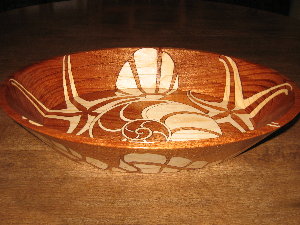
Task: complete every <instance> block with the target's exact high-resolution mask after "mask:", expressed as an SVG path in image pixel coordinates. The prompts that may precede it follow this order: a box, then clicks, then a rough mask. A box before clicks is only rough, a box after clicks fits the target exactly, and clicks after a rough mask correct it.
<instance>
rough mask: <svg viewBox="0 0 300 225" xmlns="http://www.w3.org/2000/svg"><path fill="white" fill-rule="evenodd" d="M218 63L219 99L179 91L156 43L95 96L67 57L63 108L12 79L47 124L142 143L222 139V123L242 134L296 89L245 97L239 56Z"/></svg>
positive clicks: (172, 67)
mask: <svg viewBox="0 0 300 225" xmlns="http://www.w3.org/2000/svg"><path fill="white" fill-rule="evenodd" d="M219 63H220V64H221V65H222V66H223V67H224V74H225V80H224V95H223V98H222V99H220V101H208V100H205V99H202V98H201V96H200V95H199V93H197V92H195V91H182V90H180V74H177V73H176V66H178V65H175V62H174V61H173V59H172V56H171V55H169V54H168V53H167V52H164V51H162V50H161V49H155V48H141V49H139V50H137V51H135V52H134V53H133V54H132V56H131V57H130V58H128V60H127V61H125V62H124V63H123V65H120V72H119V74H118V76H117V79H116V82H115V91H111V92H109V93H104V94H103V95H99V96H103V97H100V98H98V99H94V100H88V99H85V98H84V97H82V96H80V95H79V94H78V91H77V87H76V84H77V82H76V80H75V79H74V76H73V72H72V59H71V56H70V55H68V56H64V57H63V58H62V78H63V79H62V80H63V83H62V86H63V90H64V92H63V94H64V106H63V107H61V108H59V109H49V108H47V107H46V106H45V104H43V102H41V101H40V100H39V99H38V98H37V97H35V96H34V95H33V94H32V93H30V92H29V91H28V90H27V89H26V88H25V87H24V86H23V85H22V84H21V83H20V82H18V81H17V80H15V79H11V80H10V84H11V85H13V86H14V87H16V88H17V89H18V90H19V91H20V92H21V94H23V95H24V96H25V97H26V98H27V99H28V101H30V102H31V104H32V105H33V106H34V108H35V109H36V111H37V112H38V113H40V114H41V115H42V116H43V118H45V120H44V122H45V124H47V123H53V121H59V120H61V121H64V122H66V123H68V127H67V129H66V130H65V131H64V132H65V133H69V134H75V135H80V136H85V137H90V138H104V137H105V138H107V137H111V138H113V139H118V140H121V141H127V142H141V143H153V142H162V141H164V142H170V141H192V140H203V139H212V138H218V137H220V136H222V135H224V131H223V130H222V124H228V125H230V126H231V127H232V128H233V129H235V130H236V132H240V133H243V132H246V131H248V130H253V129H255V127H254V124H253V118H254V117H255V116H256V115H257V114H258V113H259V112H260V111H261V109H262V108H264V106H265V105H266V104H267V103H268V102H270V101H272V100H273V99H274V98H275V97H276V96H278V95H288V94H289V93H290V91H291V90H292V86H291V85H290V84H289V83H282V84H279V85H275V86H273V87H271V88H268V89H266V90H263V91H261V92H259V93H254V94H253V95H252V96H251V97H248V98H245V97H244V95H243V85H242V82H241V79H240V75H239V71H238V67H237V65H236V63H235V62H234V60H232V58H230V57H228V56H220V57H219ZM232 84H234V87H233V85H232ZM91 85H92V84H91ZM232 96H234V100H233V101H231V99H232ZM179 99H180V100H179ZM258 100H259V101H258ZM24 119H26V118H24ZM28 122H30V123H32V124H34V125H36V126H44V125H45V124H41V123H38V122H37V121H32V120H28ZM271 125H272V126H280V125H279V124H271ZM124 160H125V161H126V159H124ZM125 161H124V162H122V163H123V164H122V165H125V164H124V163H125ZM128 163H129V164H128ZM130 163H131V162H127V164H128V165H127V168H130V166H132V165H130ZM189 163H190V162H189ZM187 166H188V164H187ZM134 168H135V169H136V167H134Z"/></svg>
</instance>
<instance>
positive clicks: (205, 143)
mask: <svg viewBox="0 0 300 225" xmlns="http://www.w3.org/2000/svg"><path fill="white" fill-rule="evenodd" d="M126 48H127V49H128V48H132V49H135V48H137V49H139V48H144V47H126ZM147 48H149V47H147ZM156 48H157V47H156ZM162 48H171V49H181V50H189V51H199V52H202V53H209V54H215V55H220V54H218V53H215V52H208V51H202V50H198V49H188V48H176V47H162ZM110 49H124V48H123V47H116V48H101V49H96V50H90V51H81V52H75V53H71V54H70V55H76V54H80V53H88V52H95V51H101V50H110ZM59 57H62V56H56V57H52V58H50V59H46V60H42V61H40V62H37V63H33V64H31V65H29V66H26V67H24V68H23V69H21V70H18V71H16V72H14V73H12V75H10V76H9V77H8V78H6V79H4V80H3V81H0V107H1V108H2V109H3V111H4V112H5V113H6V114H7V115H8V116H9V117H10V118H12V119H13V120H14V121H16V122H17V123H19V124H20V125H21V126H23V127H25V128H29V129H31V130H33V131H35V132H38V133H41V134H44V135H47V136H50V137H52V138H55V139H59V140H63V141H68V142H74V143H81V144H86V145H93V146H98V147H106V148H120V149H121V148H123V149H148V150H163V149H170V150H172V149H187V148H203V147H212V146H220V145H226V144H232V143H237V142H241V141H246V140H250V139H253V138H257V137H261V138H260V139H262V138H264V137H265V136H267V135H269V134H271V133H273V132H274V131H276V130H278V129H281V128H282V127H284V126H285V125H287V124H288V123H289V122H291V121H292V120H293V119H294V118H295V117H296V116H297V115H298V114H299V112H300V89H299V88H298V87H297V85H296V84H295V82H293V81H291V80H290V79H289V78H288V77H286V76H285V75H282V74H281V73H279V72H278V71H276V70H274V69H272V68H268V67H265V66H262V65H260V64H256V63H252V62H249V61H247V60H244V59H242V58H238V57H232V58H234V59H239V60H242V61H244V62H247V63H251V64H252V65H256V66H260V67H263V68H267V69H269V70H272V71H274V72H276V73H278V75H279V76H281V77H282V78H285V79H286V80H288V81H289V83H290V84H291V85H292V87H293V92H294V95H295V99H294V104H293V105H292V106H291V107H290V109H289V110H288V111H287V112H286V113H285V114H284V115H282V116H281V117H280V118H278V119H277V120H276V121H273V122H277V123H279V124H282V125H281V126H280V127H274V126H268V125H267V124H266V125H264V126H263V127H260V128H258V129H255V130H250V131H246V132H244V133H239V135H236V136H220V137H218V138H214V139H202V140H188V141H170V142H154V143H144V142H129V141H119V140H118V141H116V140H113V139H110V138H107V139H103V138H91V137H83V136H78V135H75V134H69V133H62V132H60V131H59V132H58V130H56V129H51V128H48V127H44V126H43V127H39V126H35V125H33V124H30V123H25V122H24V120H23V119H22V115H20V114H19V113H17V112H16V111H15V110H14V109H13V108H11V107H10V106H9V103H8V102H7V99H6V98H5V96H6V90H7V88H8V83H9V79H11V78H12V77H14V76H15V75H16V74H19V75H20V74H22V73H23V72H24V71H25V70H26V69H28V68H31V67H33V66H35V65H41V64H44V63H45V62H47V61H49V60H53V59H57V58H59ZM249 147H250V146H249Z"/></svg>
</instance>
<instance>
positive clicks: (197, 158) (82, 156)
mask: <svg viewBox="0 0 300 225" xmlns="http://www.w3.org/2000/svg"><path fill="white" fill-rule="evenodd" d="M26 129H27V130H28V131H29V132H31V133H32V134H33V135H34V136H36V137H37V138H38V139H40V140H41V141H43V142H44V143H45V144H47V145H48V146H50V147H51V148H53V149H54V150H56V151H57V152H59V153H60V154H62V155H63V156H65V157H67V158H69V159H71V160H73V161H75V162H78V163H84V164H88V165H90V166H92V167H94V168H97V169H101V170H109V171H113V172H128V173H170V172H178V171H183V170H185V171H187V170H195V169H200V168H204V167H206V166H209V165H214V164H218V163H221V162H222V161H224V160H227V159H230V158H232V157H235V156H237V155H239V154H240V153H242V152H243V151H245V150H247V149H248V148H249V147H251V146H253V145H254V144H256V143H257V142H259V141H260V140H262V139H264V138H265V137H266V136H267V135H262V136H257V137H255V138H252V139H248V140H245V141H241V142H235V143H230V144H223V145H218V146H208V147H199V148H190V147H189V146H188V145H187V146H186V148H182V149H157V150H153V149H147V148H144V149H141V148H140V149H134V148H125V149H122V148H113V147H103V146H97V145H88V144H84V143H74V142H70V141H65V140H62V139H56V138H53V137H50V136H48V135H45V134H41V133H38V132H36V131H33V130H31V129H28V128H26Z"/></svg>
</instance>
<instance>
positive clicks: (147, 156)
mask: <svg viewBox="0 0 300 225" xmlns="http://www.w3.org/2000/svg"><path fill="white" fill-rule="evenodd" d="M166 160H167V159H166V157H165V156H163V155H158V154H151V153H144V154H140V153H130V154H128V155H125V156H124V161H125V162H151V163H161V164H163V163H165V162H166Z"/></svg>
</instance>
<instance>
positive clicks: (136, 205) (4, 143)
mask: <svg viewBox="0 0 300 225" xmlns="http://www.w3.org/2000/svg"><path fill="white" fill-rule="evenodd" d="M59 4H60V5H55V7H52V6H51V5H44V6H41V7H40V8H31V7H30V8H28V11H27V9H23V10H16V11H12V12H8V13H2V14H1V15H0V16H1V20H0V24H1V30H5V31H6V32H1V35H0V39H1V43H2V45H1V51H0V52H1V54H0V57H1V60H0V65H1V66H0V70H1V73H0V74H1V76H2V77H3V78H4V77H6V76H8V75H9V74H11V73H13V72H15V71H18V70H20V69H21V68H22V67H24V66H26V65H29V64H32V63H35V62H38V61H41V60H44V59H49V58H53V57H55V56H58V55H65V54H67V53H70V52H79V51H86V50H92V49H100V48H107V47H124V46H146V45H147V46H172V47H181V48H182V47H184V48H192V49H199V50H206V51H210V52H218V53H219V54H220V55H221V54H226V55H229V56H234V57H237V58H243V59H246V60H247V61H251V62H255V63H259V64H262V65H264V66H266V67H268V68H273V69H276V70H277V71H280V73H282V74H285V75H287V76H288V77H289V78H290V79H291V80H294V81H296V83H297V84H298V85H299V77H298V71H300V67H299V66H300V65H299V63H298V61H299V57H300V56H299V51H298V49H299V48H300V46H299V44H300V41H299V27H300V24H299V22H298V21H296V20H292V19H289V18H287V17H282V16H276V15H274V14H269V13H265V12H262V11H256V10H251V9H247V8H243V7H234V6H230V5H225V4H213V3H206V2H197V3H192V2H190V1H183V3H182V7H181V8H178V7H177V5H176V4H171V5H169V6H163V7H161V5H159V6H156V5H155V4H152V5H147V4H140V5H135V6H133V7H129V6H127V5H123V6H122V5H120V6H119V7H118V8H117V9H118V13H119V15H122V16H121V17H114V16H112V15H116V11H115V6H113V5H112V6H111V5H109V4H107V3H106V4H105V5H106V6H105V7H100V5H99V4H98V3H97V2H94V1H88V2H85V1H82V2H81V6H80V8H79V5H80V4H79V3H78V5H76V4H77V2H63V3H59ZM57 7H58V11H57ZM145 8H147V9H148V10H147V13H145V12H146V11H145V10H144V9H145ZM149 8H150V10H149ZM54 9H55V10H54ZM128 9H130V10H128ZM38 10H40V13H39V11H38ZM184 12H185V13H184ZM187 12H188V13H187ZM54 15H55V16H54ZM49 18H51V20H49ZM118 18H119V19H118ZM124 18H125V19H124ZM137 18H138V19H137ZM220 18H222V19H220ZM127 22H128V23H127ZM128 30H129V31H130V32H128ZM41 34H47V35H41ZM45 46H47V48H45ZM29 52H30V54H29ZM0 115H1V117H0V118H1V122H0V124H1V126H0V130H1V132H2V131H3V132H4V133H3V135H1V136H0V142H1V144H0V149H1V151H0V153H1V157H0V159H1V163H0V165H1V206H2V210H1V212H0V214H1V219H2V220H1V223H3V224H219V223H225V224H253V223H254V224H298V223H299V217H298V211H299V201H298V199H299V188H298V187H299V178H298V174H299V166H298V165H299V141H298V134H299V123H297V121H296V122H294V125H293V126H291V127H290V128H289V129H285V128H283V129H281V130H280V131H279V132H277V133H276V135H274V136H272V137H270V139H269V141H267V142H264V143H262V144H260V145H258V146H256V147H255V148H254V149H252V150H251V151H247V152H246V153H244V154H242V155H240V156H239V157H237V158H235V159H233V160H231V161H228V162H224V163H223V164H219V165H216V166H213V167H207V168H205V169H202V170H198V171H197V172H195V171H194V172H180V173H175V174H172V175H170V174H160V175H138V174H118V173H114V175H113V176H112V175H111V173H106V172H102V173H99V172H98V171H97V172H96V170H94V169H93V168H90V167H88V166H85V165H79V164H78V163H75V162H72V161H71V160H67V159H64V158H63V157H61V156H60V155H58V154H56V153H55V152H53V151H52V150H51V149H50V148H48V147H47V146H46V145H44V144H41V143H40V142H39V141H38V140H36V139H35V138H34V137H32V135H30V134H29V133H28V132H26V131H24V129H21V128H20V127H19V126H18V125H16V124H15V123H13V122H12V121H11V120H9V119H8V117H6V116H5V115H4V114H3V113H2V112H1V114H0Z"/></svg>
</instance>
